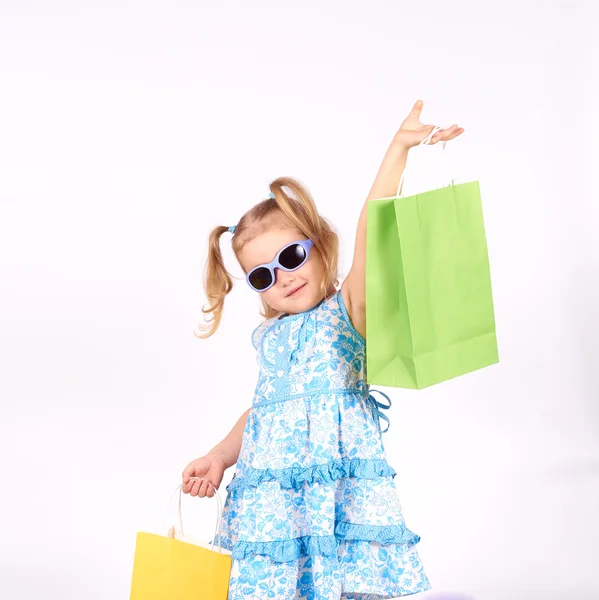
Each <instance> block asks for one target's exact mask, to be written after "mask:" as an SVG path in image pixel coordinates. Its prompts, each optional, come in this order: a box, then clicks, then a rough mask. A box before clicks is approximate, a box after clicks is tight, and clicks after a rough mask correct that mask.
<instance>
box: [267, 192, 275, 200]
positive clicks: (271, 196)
mask: <svg viewBox="0 0 599 600" xmlns="http://www.w3.org/2000/svg"><path fill="white" fill-rule="evenodd" d="M268 197H269V198H270V199H271V200H274V199H275V195H274V194H273V193H272V192H270V194H268Z"/></svg>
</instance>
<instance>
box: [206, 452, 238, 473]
mask: <svg viewBox="0 0 599 600" xmlns="http://www.w3.org/2000/svg"><path fill="white" fill-rule="evenodd" d="M206 456H210V457H211V458H216V459H217V460H220V461H222V462H223V464H224V467H225V469H228V468H229V467H232V466H233V465H234V464H235V462H231V457H229V456H227V455H226V454H225V453H223V452H222V451H220V450H218V449H217V448H214V449H213V450H210V452H208V454H207V455H206Z"/></svg>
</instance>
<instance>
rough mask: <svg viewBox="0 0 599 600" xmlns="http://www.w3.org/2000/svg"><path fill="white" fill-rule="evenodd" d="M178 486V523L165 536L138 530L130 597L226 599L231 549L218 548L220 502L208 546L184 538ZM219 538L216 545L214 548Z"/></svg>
mask: <svg viewBox="0 0 599 600" xmlns="http://www.w3.org/2000/svg"><path fill="white" fill-rule="evenodd" d="M181 496H182V490H181V486H179V508H178V526H174V527H173V528H172V529H171V530H170V531H169V534H168V536H161V535H156V534H153V533H138V534H137V543H136V546H135V560H134V565H133V578H132V582H131V596H130V600H227V594H228V589H229V576H230V573H231V556H230V553H229V552H227V551H225V550H223V549H222V548H221V515H222V503H221V500H220V496H219V495H218V492H217V491H216V490H215V495H214V497H215V498H216V500H217V510H218V518H217V524H216V532H215V535H214V538H213V540H212V545H211V547H210V548H205V547H202V546H199V545H197V543H190V542H189V541H185V540H186V538H185V536H184V534H183V522H182V519H181ZM217 541H218V548H217V549H216V550H215V549H214V544H215V542H217Z"/></svg>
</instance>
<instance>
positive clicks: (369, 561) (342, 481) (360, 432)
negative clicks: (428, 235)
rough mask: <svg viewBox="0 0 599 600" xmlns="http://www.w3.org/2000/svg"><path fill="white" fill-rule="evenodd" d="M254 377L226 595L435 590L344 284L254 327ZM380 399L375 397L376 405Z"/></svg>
mask: <svg viewBox="0 0 599 600" xmlns="http://www.w3.org/2000/svg"><path fill="white" fill-rule="evenodd" d="M252 341H253V344H254V347H255V348H256V350H257V352H258V364H259V367H260V377H259V380H258V384H257V386H256V394H255V397H254V403H253V406H252V410H251V411H250V414H249V417H248V420H247V424H246V427H245V431H244V434H243V442H242V448H241V453H240V456H239V460H238V463H237V467H236V470H235V475H234V478H233V480H232V481H231V483H230V484H229V486H228V487H227V492H228V493H227V499H226V502H225V508H224V513H223V517H224V525H223V546H224V547H225V548H227V549H229V550H231V551H232V553H233V567H232V571H231V579H230V585H229V600H241V599H243V600H263V599H265V598H271V599H273V600H300V599H304V600H339V599H340V598H343V599H345V600H352V599H353V600H375V599H376V600H379V599H383V598H394V597H398V596H404V595H410V594H415V593H418V592H423V591H425V590H427V589H429V588H430V583H429V581H428V578H427V576H426V574H425V573H424V570H423V567H422V563H421V561H420V559H419V557H418V553H417V550H416V544H417V543H418V542H419V541H420V536H418V535H416V534H415V533H413V532H412V531H410V530H409V529H408V528H407V526H406V523H405V521H404V518H403V515H402V510H401V505H400V502H399V499H398V495H397V491H396V488H395V483H394V476H395V471H394V470H393V469H392V468H391V467H390V466H389V465H388V464H387V460H386V456H385V451H384V447H383V443H382V438H381V431H380V424H379V418H378V414H377V409H376V406H375V404H376V403H374V402H373V400H372V396H370V395H369V389H368V386H367V385H366V374H365V364H366V361H365V350H366V348H365V342H364V340H363V339H362V337H361V336H360V335H359V334H358V333H357V331H356V330H355V329H354V327H353V326H352V324H351V322H350V320H349V317H348V315H347V311H346V309H345V306H344V305H343V300H342V297H341V294H340V292H337V293H336V294H334V295H333V296H331V297H330V298H329V299H327V300H325V301H324V302H322V303H321V304H320V305H318V306H316V307H314V308H313V309H312V310H310V311H307V312H305V313H301V314H297V315H290V316H286V317H284V318H282V319H271V320H269V321H266V322H264V323H263V324H262V325H260V326H259V327H258V328H257V329H256V330H255V331H254V333H253V335H252ZM379 406H380V405H379Z"/></svg>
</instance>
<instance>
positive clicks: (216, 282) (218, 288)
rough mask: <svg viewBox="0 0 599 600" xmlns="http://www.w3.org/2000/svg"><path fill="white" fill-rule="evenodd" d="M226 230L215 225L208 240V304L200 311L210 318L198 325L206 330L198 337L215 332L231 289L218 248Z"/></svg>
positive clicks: (206, 278) (230, 280) (231, 281)
mask: <svg viewBox="0 0 599 600" xmlns="http://www.w3.org/2000/svg"><path fill="white" fill-rule="evenodd" d="M226 231H228V228H227V227H222V226H219V227H215V228H214V229H213V230H212V233H211V234H210V239H209V241H208V260H207V261H206V269H205V274H204V290H205V292H206V298H207V299H208V306H207V307H204V308H202V312H203V313H204V314H205V315H210V314H212V318H209V319H206V325H203V326H200V330H202V331H205V332H206V333H204V334H203V335H198V336H197V337H200V338H208V337H210V336H211V335H213V334H214V333H215V332H216V330H217V329H218V326H219V325H220V322H221V319H222V316H223V307H224V304H225V297H226V296H227V294H228V293H229V292H230V291H231V290H232V289H233V279H232V278H231V275H230V274H229V272H228V271H227V269H226V268H225V263H224V261H223V255H222V252H221V250H220V238H221V236H222V234H223V233H225V232H226Z"/></svg>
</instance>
